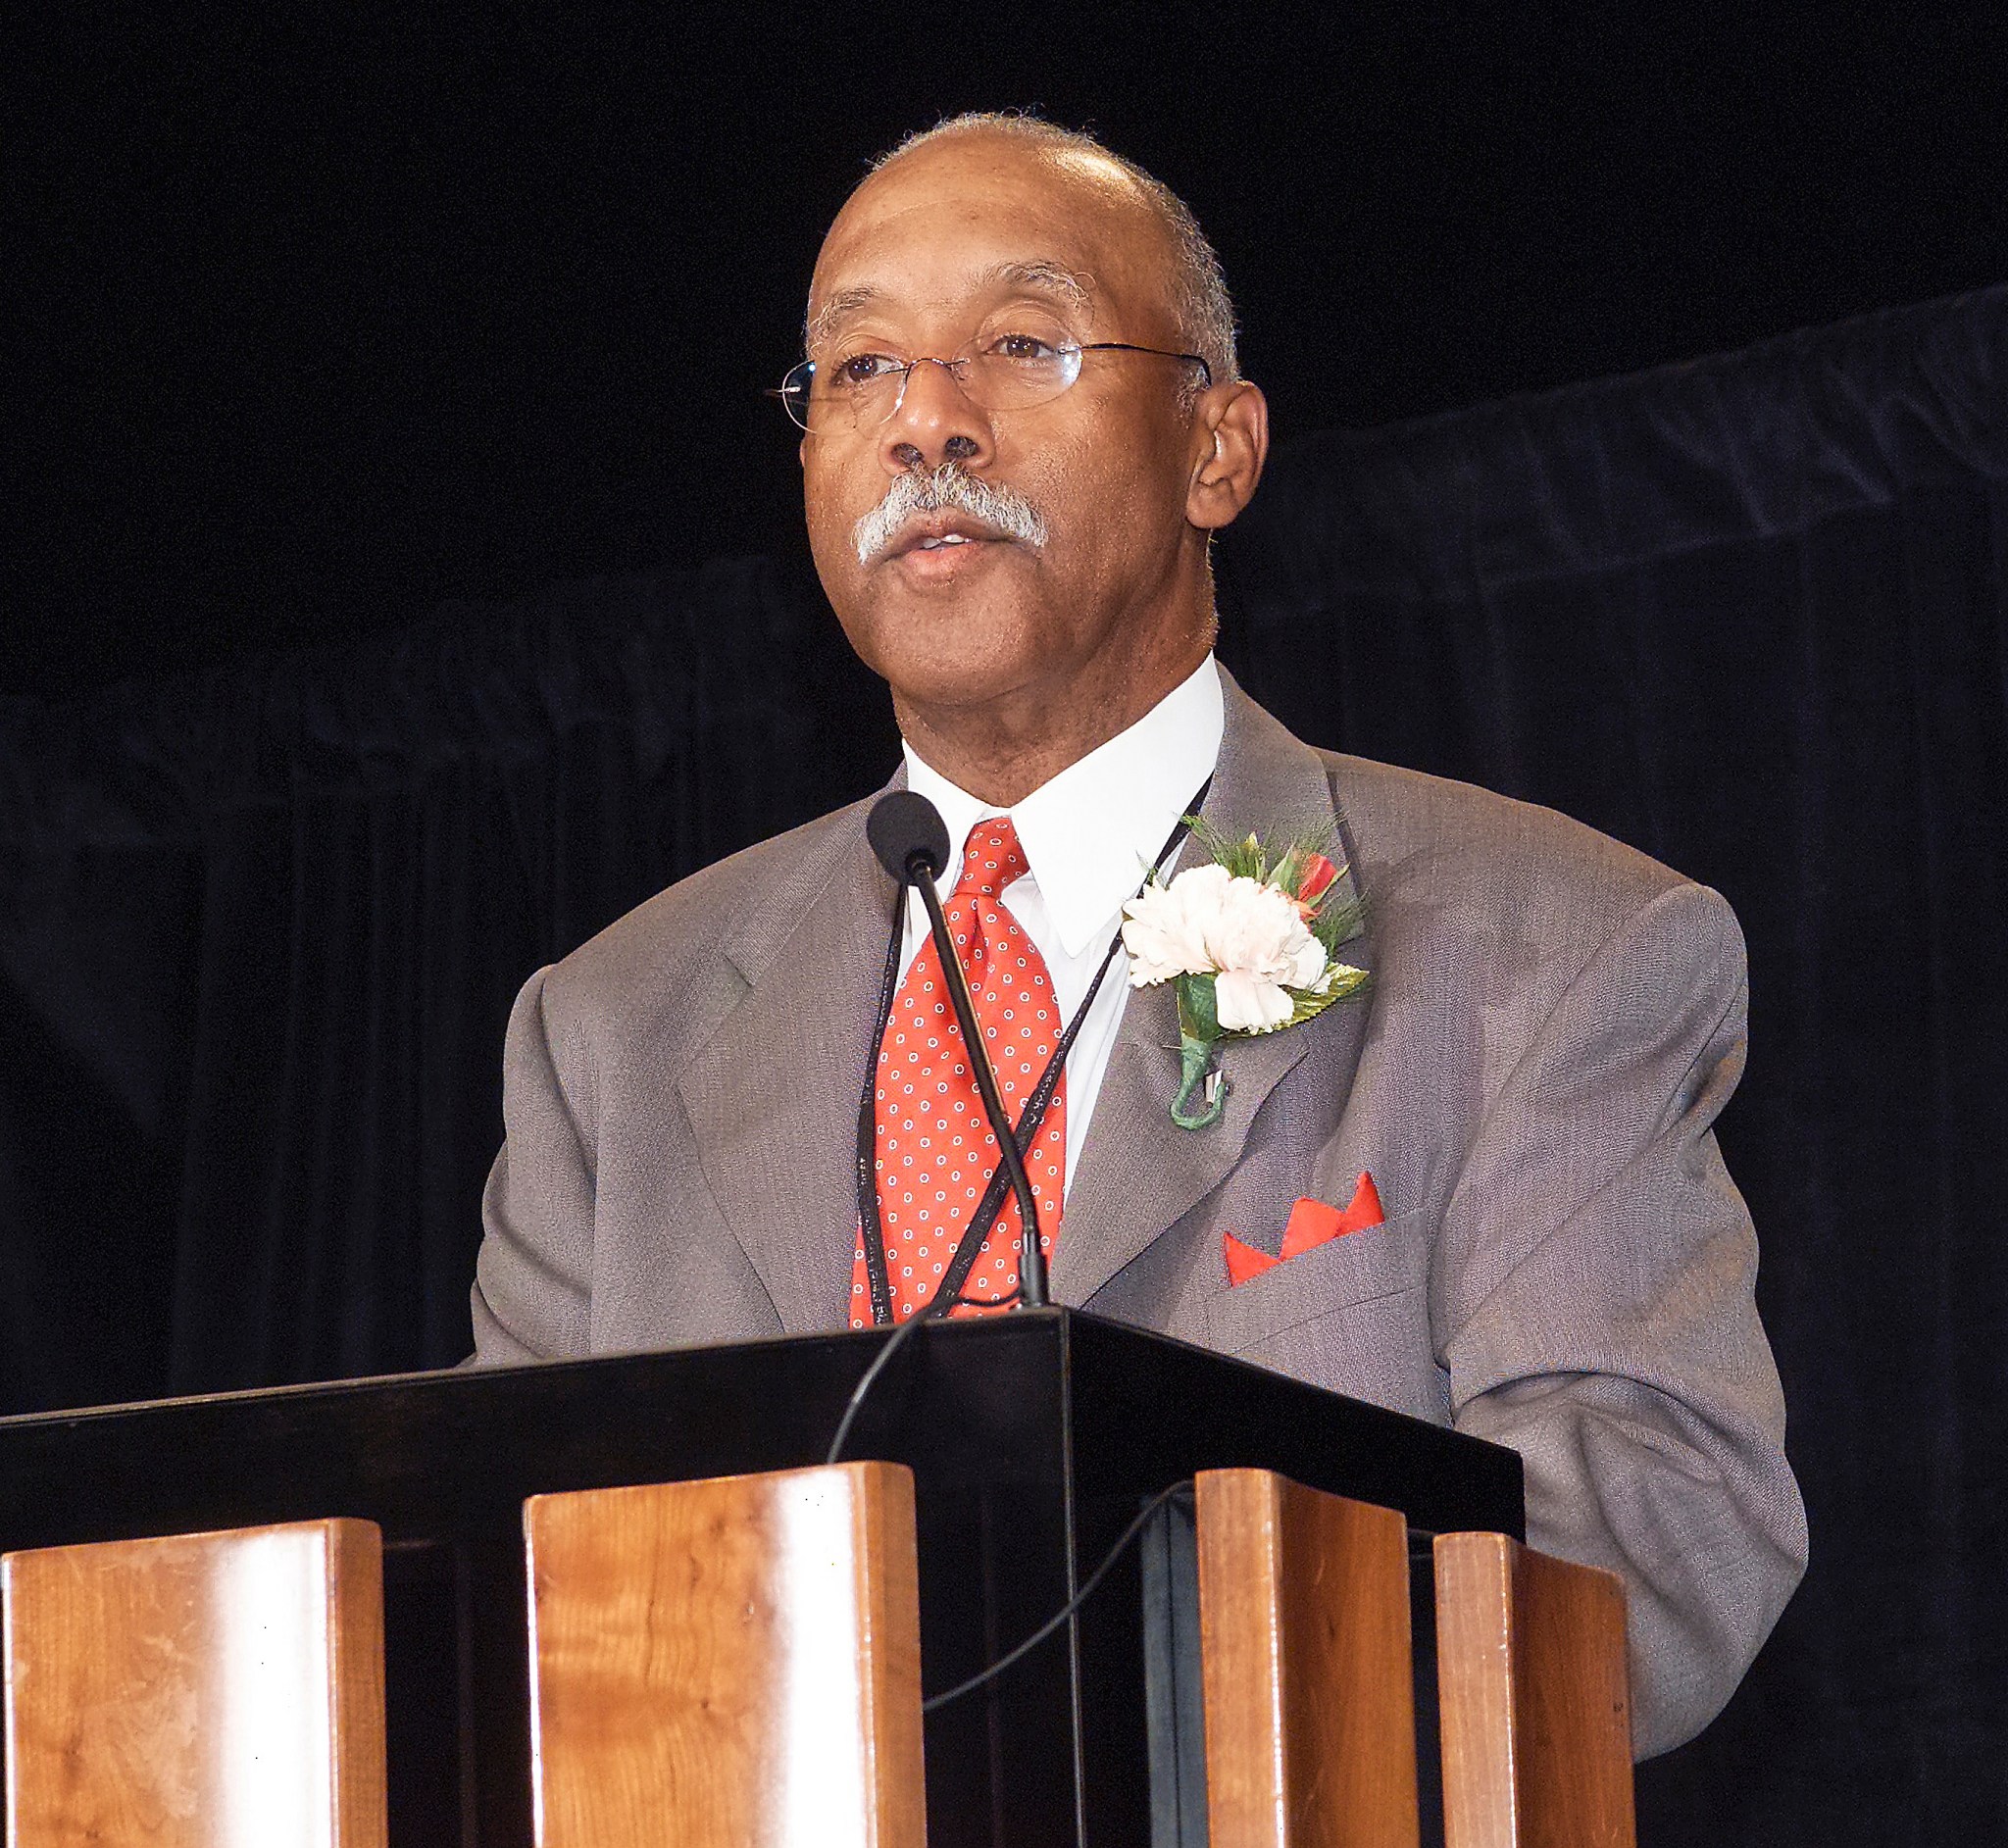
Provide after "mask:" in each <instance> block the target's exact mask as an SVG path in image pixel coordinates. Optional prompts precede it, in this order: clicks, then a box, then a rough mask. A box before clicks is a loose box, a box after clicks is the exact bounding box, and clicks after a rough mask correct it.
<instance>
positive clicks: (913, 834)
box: [865, 789, 1046, 1309]
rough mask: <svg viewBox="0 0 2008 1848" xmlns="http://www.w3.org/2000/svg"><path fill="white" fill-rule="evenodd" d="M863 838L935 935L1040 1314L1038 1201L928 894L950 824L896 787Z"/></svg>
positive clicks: (946, 933) (965, 986)
mask: <svg viewBox="0 0 2008 1848" xmlns="http://www.w3.org/2000/svg"><path fill="white" fill-rule="evenodd" d="M865 838H866V839H867V840H869V841H870V842H871V843H872V851H873V852H874V853H875V854H877V855H878V856H879V865H880V866H881V867H883V868H884V869H885V871H886V872H887V873H889V874H891V875H892V876H893V877H894V878H895V879H897V880H898V881H899V882H900V884H901V885H902V886H908V885H910V886H912V887H913V889H914V890H915V891H917V892H918V893H919V894H920V895H921V903H922V905H923V906H924V907H926V909H927V913H928V928H929V931H930V932H931V933H932V935H933V938H934V951H935V954H936V955H937V956H939V957H940V959H941V970H942V974H943V975H944V976H945V977H946V978H947V982H948V999H949V1002H950V1004H951V1005H952V1006H953V1007H954V1009H955V1020H956V1024H957V1025H959V1026H960V1027H961V1028H962V1041H963V1044H964V1045H965V1046H967V1047H968V1048H969V1055H970V1069H971V1070H972V1071H973V1072H974V1073H975V1074H976V1079H977V1092H978V1094H979V1096H980V1097H981V1098H982V1100H983V1115H984V1116H986V1117H987V1118H989V1120H990V1133H991V1134H992V1135H994V1136H995V1137H996V1138H997V1147H998V1149H999V1150H1000V1151H1001V1153H1002V1155H1003V1158H1004V1172H1005V1174H1007V1175H1008V1176H1009V1178H1010V1181H1011V1191H1012V1193H1013V1194H1014V1195H1015V1196H1016V1197H1017V1200H1018V1219H1019V1225H1020V1228H1021V1229H1022V1231H1023V1232H1024V1238H1023V1240H1022V1241H1021V1243H1020V1246H1019V1262H1018V1288H1019V1293H1020V1295H1021V1296H1022V1297H1023V1299H1024V1302H1025V1306H1026V1307H1027V1308H1028V1309H1042V1308H1044V1307H1045V1303H1046V1254H1045V1252H1044V1251H1043V1250H1041V1249H1040V1246H1039V1214H1038V1203H1037V1202H1036V1201H1035V1200H1034V1199H1033V1197H1032V1191H1031V1181H1030V1180H1029V1178H1028V1177H1027V1175H1026V1172H1025V1159H1024V1157H1023V1156H1022V1155H1021V1154H1020V1152H1019V1147H1018V1137H1017V1135H1016V1134H1015V1133H1014V1132H1013V1130H1012V1127H1011V1118H1010V1116H1009V1115H1008V1114H1007V1112H1006V1111H1005V1109H1004V1099H1003V1096H1002V1095H1001V1094H1000V1093H999V1091H998V1089H997V1074H996V1072H995V1071H994V1070H993V1069H992V1067H991V1065H990V1052H989V1048H988V1047H987V1046H985V1045H984V1044H983V1035H982V1030H981V1029H980V1028H979V1026H978V1025H977V1012H976V1007H975V1004H974V1003H973V1002H972V1001H971V1000H970V995H969V977H968V975H966V974H964V973H963V967H962V959H961V957H959V956H957V955H956V953H955V935H954V932H952V931H951V930H950V929H949V928H948V920H947V918H946V917H945V916H943V914H942V911H941V895H940V893H938V892H937V891H935V889H934V881H935V880H936V879H937V878H939V877H940V876H941V874H942V873H943V872H944V871H945V870H946V868H947V865H948V827H947V824H945V823H944V822H943V821H942V820H941V812H940V810H938V809H937V808H935V806H934V805H933V804H932V803H931V802H929V800H928V798H927V797H926V796H924V795H921V794H920V793H919V792H918V791H916V790H912V789H895V790H893V791H892V792H891V793H890V794H889V795H884V796H880V797H879V801H878V803H877V804H876V805H875V806H874V808H873V810H872V813H871V815H870V816H869V817H867V819H866V822H865Z"/></svg>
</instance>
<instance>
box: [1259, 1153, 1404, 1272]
mask: <svg viewBox="0 0 2008 1848" xmlns="http://www.w3.org/2000/svg"><path fill="white" fill-rule="evenodd" d="M1386 1217H1387V1216H1386V1214H1384V1213H1382V1212H1381V1193H1380V1190H1379V1189H1378V1188H1377V1187H1376V1186H1375V1185H1374V1176H1373V1175H1372V1174H1361V1176H1360V1183H1359V1185H1358V1186H1357V1187H1355V1188H1354V1189H1353V1197H1352V1204H1351V1205H1350V1206H1348V1207H1347V1208H1346V1210H1345V1211H1344V1212H1343V1213H1341V1212H1340V1211H1339V1210H1338V1209H1337V1208H1336V1207H1335V1206H1327V1205H1326V1204H1325V1202H1324V1201H1323V1200H1309V1199H1305V1200H1299V1201H1298V1202H1297V1203H1296V1205H1295V1206H1293V1207H1291V1208H1290V1221H1289V1224H1287V1225H1285V1226H1284V1227H1283V1232H1282V1255H1281V1257H1277V1258H1272V1257H1271V1256H1270V1255H1269V1253H1268V1252H1266V1251H1258V1250H1257V1249H1256V1248H1255V1247H1254V1246H1253V1245H1251V1244H1249V1243H1247V1242H1246V1240H1244V1239H1239V1238H1236V1237H1235V1236H1234V1235H1233V1233H1232V1232H1223V1233H1222V1234H1221V1238H1220V1247H1221V1254H1222V1256H1223V1257H1225V1258H1226V1259H1227V1261H1228V1282H1229V1284H1230V1286H1232V1285H1237V1284H1241V1283H1245V1282H1247V1280H1248V1279H1249V1278H1250V1277H1253V1276H1260V1275H1261V1274H1263V1272H1265V1271H1273V1270H1275V1269H1276V1267H1277V1266H1278V1265H1280V1264H1281V1263H1283V1262H1284V1260H1285V1259H1289V1258H1294V1257H1295V1256H1296V1255H1297V1254H1298V1253H1299V1252H1303V1251H1309V1250H1310V1249H1311V1247H1312V1246H1313V1245H1323V1244H1327V1243H1329V1242H1330V1240H1332V1239H1334V1238H1342V1237H1344V1236H1345V1234H1346V1233H1347V1232H1363V1231H1365V1230H1366V1229H1367V1227H1368V1226H1370V1225H1379V1224H1381V1222H1382V1221H1383V1220H1385V1219H1386Z"/></svg>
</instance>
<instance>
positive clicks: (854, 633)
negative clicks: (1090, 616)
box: [837, 587, 1057, 706]
mask: <svg viewBox="0 0 2008 1848" xmlns="http://www.w3.org/2000/svg"><path fill="white" fill-rule="evenodd" d="M837 617H838V621H839V622H840V623H841V624H842V625H843V630H844V633H845V635H846V636H848V637H849V639H850V644H851V646H852V648H853V649H855V650H856V651H857V654H858V657H859V658H860V659H861V660H862V661H863V662H864V663H865V665H866V666H867V667H869V668H870V669H871V670H872V671H873V672H874V673H875V674H878V675H879V677H880V678H881V679H883V680H884V681H886V683H887V684H888V685H890V686H891V688H892V689H893V691H894V692H895V693H898V694H900V695H902V696H904V697H905V698H908V699H911V700H915V701H918V702H921V703H924V704H927V705H948V706H962V705H979V704H981V703H982V702H983V701H984V700H986V699H993V698H996V697H998V696H999V695H1001V694H1004V693H1008V692H1011V691H1013V690H1015V689H1016V688H1018V687H1021V686H1023V685H1025V684H1026V682H1027V681H1028V680H1029V679H1032V678H1034V677H1036V674H1037V673H1038V671H1039V668H1040V666H1041V664H1042V663H1045V664H1048V665H1050V662H1051V659H1052V657H1053V654H1054V652H1055V651H1054V649H1053V647H1052V643H1053V642H1054V641H1055V640H1056V639H1057V638H1056V637H1055V636H1054V635H1053V634H1052V632H1051V629H1050V625H1049V624H1045V623H1042V622H1041V621H1039V618H1038V613H1037V612H1035V611H1032V610H1029V609H1027V608H1026V607H1025V605H1024V603H1023V602H1022V600H1020V599H1018V598H1015V597H1012V598H997V597H987V596H980V595H968V594H965V595H960V596H952V595H944V594H940V593H938V592H936V591H935V590H934V589H933V588H932V587H929V588H928V589H925V590H922V591H920V592H918V593H916V592H895V593H894V594H892V595H889V596H879V597H873V598H871V599H869V601H867V602H865V603H864V604H862V605H861V606H860V605H854V606H853V607H852V608H851V609H849V610H845V609H843V608H841V607H839V608H838V611H837Z"/></svg>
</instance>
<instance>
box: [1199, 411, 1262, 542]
mask: <svg viewBox="0 0 2008 1848" xmlns="http://www.w3.org/2000/svg"><path fill="white" fill-rule="evenodd" d="M1195 408H1196V410H1197V412H1198V415H1197V417H1195V418H1194V420H1193V444H1194V450H1195V454H1194V457H1193V469H1192V483H1191V486H1190V487H1188V488H1187V489H1186V490H1185V518H1186V519H1187V520H1188V521H1190V522H1191V523H1192V524H1193V525H1195V526H1198V527H1200V528H1201V529H1203V530H1205V531H1208V532H1213V531H1217V530H1219V528H1220V527H1222V526H1225V525H1230V524H1232V522H1233V520H1234V517H1235V516H1236V515H1237V514H1239V513H1240V511H1241V509H1242V508H1244V507H1245V506H1247V504H1248V502H1249V499H1250V497H1251V496H1252V495H1253V494H1254V492H1255V483H1256V482H1257V481H1259V480H1261V478H1262V465H1263V463H1264V462H1266V461H1267V460H1268V459H1269V400H1268V399H1266V398H1265V397H1263V395H1262V388H1261V387H1260V386H1259V385H1251V384H1249V383H1248V382H1247V381H1246V380H1245V379H1244V380H1241V381H1240V382H1238V383H1235V384H1230V385H1213V386H1210V387H1209V388H1208V389H1207V390H1205V391H1203V392H1202V393H1200V396H1199V403H1198V405H1197V406H1196V407H1195Z"/></svg>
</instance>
